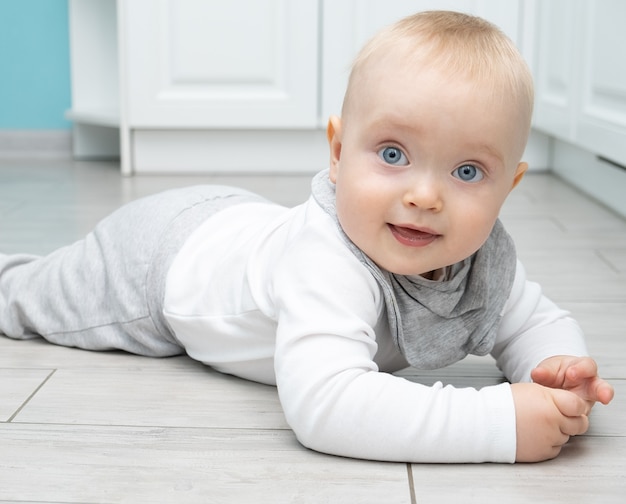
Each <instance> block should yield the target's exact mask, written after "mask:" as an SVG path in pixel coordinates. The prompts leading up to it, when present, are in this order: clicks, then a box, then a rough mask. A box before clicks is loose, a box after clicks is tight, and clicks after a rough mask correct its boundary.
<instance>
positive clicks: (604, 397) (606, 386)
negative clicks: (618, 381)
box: [591, 378, 615, 404]
mask: <svg viewBox="0 0 626 504" xmlns="http://www.w3.org/2000/svg"><path fill="white" fill-rule="evenodd" d="M591 388H592V390H593V396H594V399H593V400H594V401H599V402H601V403H602V404H609V403H610V402H611V401H612V400H613V396H614V395H615V390H614V389H613V386H612V385H611V384H610V383H608V382H606V381H604V380H603V379H601V378H597V379H595V380H594V383H593V385H592V387H591Z"/></svg>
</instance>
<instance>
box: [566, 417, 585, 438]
mask: <svg viewBox="0 0 626 504" xmlns="http://www.w3.org/2000/svg"><path fill="white" fill-rule="evenodd" d="M588 429H589V417H588V416H587V415H580V416H576V417H563V420H562V421H561V432H562V433H563V434H565V435H567V436H579V435H580V434H584V433H585V432H587V430H588Z"/></svg>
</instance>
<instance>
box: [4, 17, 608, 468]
mask: <svg viewBox="0 0 626 504" xmlns="http://www.w3.org/2000/svg"><path fill="white" fill-rule="evenodd" d="M532 100H533V91H532V80H531V76H530V73H529V71H528V68H527V66H526V65H525V63H524V62H523V60H522V58H521V56H520V55H519V54H518V52H517V51H516V49H515V48H514V46H513V45H512V43H511V42H510V41H509V40H508V39H507V38H506V37H505V36H504V35H503V34H502V33H501V32H500V31H499V30H498V29H497V28H495V27H494V26H492V25H491V24H489V23H487V22H485V21H483V20H481V19H479V18H475V17H471V16H467V15H464V14H459V13H454V12H425V13H420V14H417V15H414V16H411V17H409V18H406V19H404V20H402V21H400V22H398V23H396V24H395V25H393V26H391V27H390V28H388V29H386V30H384V31H382V32H381V33H380V34H378V35H377V36H376V37H375V38H374V39H373V40H372V41H371V42H369V43H368V44H367V45H366V46H365V48H364V49H363V50H362V51H361V53H360V54H359V56H358V57H357V60H356V62H355V65H354V68H353V71H352V74H351V77H350V81H349V86H348V90H347V93H346V97H345V101H344V107H343V111H342V117H341V118H339V117H331V118H330V121H329V125H328V139H329V144H330V167H329V170H325V171H322V172H321V173H319V174H318V175H317V176H316V177H315V178H314V180H313V184H312V195H311V197H310V199H309V200H308V201H307V202H305V203H303V204H302V205H300V206H297V207H295V208H292V209H287V208H283V207H281V206H278V205H275V204H272V203H270V202H268V201H266V200H264V199H263V198H260V197H258V196H256V195H254V194H251V193H248V192H245V191H241V190H237V189H233V188H228V187H216V186H198V187H191V188H187V189H182V190H181V189H179V190H173V191H168V192H165V193H161V194H158V195H155V196H151V197H148V198H145V199H141V200H138V201H135V202H133V203H131V204H129V205H127V206H125V207H122V208H121V209H120V210H118V211H117V212H115V213H114V214H112V215H111V216H109V217H108V218H106V219H105V220H104V221H102V222H101V223H100V224H98V226H97V227H96V229H95V230H94V231H93V232H92V233H90V234H89V235H88V236H87V237H86V238H85V239H84V240H81V241H80V242H77V243H75V244H73V245H71V246H69V247H66V248H63V249H60V250H58V251H56V252H54V253H52V254H50V255H49V256H46V257H34V256H27V255H12V256H6V255H4V256H0V334H4V335H6V336H9V337H11V338H21V339H27V338H33V337H39V336H41V337H43V338H45V339H46V340H48V341H51V342H53V343H57V344H61V345H67V346H76V347H80V348H87V349H92V350H105V349H122V350H126V351H129V352H134V353H138V354H142V355H149V356H169V355H176V354H180V353H185V352H186V353H187V354H188V355H189V356H191V357H192V358H194V359H197V360H199V361H202V362H204V363H206V364H207V365H210V366H212V367H213V368H215V369H217V370H219V371H221V372H224V373H229V374H233V375H236V376H240V377H243V378H246V379H249V380H255V381H258V382H262V383H268V384H276V385H277V387H278V393H279V397H280V401H281V404H282V406H283V409H284V412H285V416H286V419H287V421H288V423H289V425H290V426H291V427H292V429H293V430H294V432H295V434H296V436H297V437H298V439H299V440H300V442H301V443H303V444H304V445H305V446H307V447H310V448H312V449H314V450H319V451H322V452H327V453H333V454H337V455H342V456H348V457H359V458H366V459H378V460H389V461H403V462H487V461H489V462H514V461H540V460H545V459H549V458H552V457H555V456H556V455H558V453H559V452H560V450H561V447H562V446H563V445H564V444H565V443H566V442H567V440H568V439H569V437H570V436H574V435H578V434H582V433H584V432H585V431H586V430H587V428H588V418H587V416H588V414H589V411H590V409H591V408H592V406H593V404H594V403H595V402H597V401H599V402H602V403H604V404H606V403H608V402H610V401H611V399H612V397H613V389H612V387H611V386H610V385H609V384H608V383H606V382H605V381H604V380H602V379H600V378H599V377H598V376H597V367H596V364H595V362H594V361H593V360H592V359H591V358H589V357H587V356H586V349H585V345H584V342H583V338H582V334H581V331H580V329H579V327H578V325H577V324H576V322H575V321H574V320H572V319H571V318H570V317H569V315H568V314H567V313H566V312H564V311H562V310H560V309H559V308H558V307H557V306H555V305H554V304H553V303H552V302H551V301H549V300H548V299H546V298H545V297H544V296H543V295H542V294H541V291H540V288H539V287H538V286H537V285H536V284H534V283H531V282H528V281H527V280H526V277H525V273H524V269H523V268H522V266H521V265H520V264H519V262H517V260H516V255H515V249H514V245H513V243H512V241H511V239H510V237H509V236H508V235H507V233H506V231H505V230H504V228H503V226H502V224H501V223H500V221H499V220H498V213H499V211H500V208H501V206H502V204H503V202H504V201H505V199H506V197H507V195H508V194H509V192H510V191H511V190H512V189H513V188H514V187H515V186H516V185H517V184H518V183H519V182H520V180H521V179H522V177H523V175H524V173H525V171H526V169H527V165H526V164H525V163H523V162H520V158H521V156H522V154H523V152H524V147H525V144H526V141H527V137H528V133H529V129H530V118H531V111H532ZM488 353H491V355H493V356H494V357H495V359H496V361H497V364H498V366H499V367H500V369H501V370H502V371H503V372H504V374H505V376H506V377H507V379H508V380H510V382H511V383H512V384H509V383H504V384H500V385H497V386H491V387H484V388H482V389H480V390H476V389H472V388H464V389H457V388H453V387H451V386H445V387H444V386H443V385H442V384H441V383H436V384H435V385H434V386H432V387H428V386H425V385H421V384H417V383H412V382H410V381H407V380H405V379H403V378H400V377H397V376H394V375H392V374H390V373H392V372H394V371H397V370H399V369H402V368H404V367H406V366H407V365H412V366H415V367H417V368H421V369H435V368H440V367H443V366H446V365H448V364H451V363H453V362H456V361H458V360H460V359H462V358H463V357H465V356H466V355H468V354H478V355H485V354H488ZM531 380H532V381H531Z"/></svg>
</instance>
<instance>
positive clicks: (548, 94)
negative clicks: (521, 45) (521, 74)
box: [532, 0, 582, 141]
mask: <svg viewBox="0 0 626 504" xmlns="http://www.w3.org/2000/svg"><path fill="white" fill-rule="evenodd" d="M532 5H534V8H535V9H536V10H535V13H534V16H533V17H534V20H533V21H534V32H535V33H534V39H535V43H534V45H535V54H534V57H533V60H534V65H533V66H534V68H533V73H534V76H535V116H534V125H535V126H536V127H539V128H541V129H542V130H543V131H545V132H547V133H550V134H553V135H555V136H557V137H559V138H562V139H565V140H570V141H573V140H574V137H575V114H576V97H577V96H578V93H579V90H578V85H579V80H578V79H577V78H576V76H577V74H578V71H579V68H578V65H579V62H578V58H579V55H580V52H581V50H582V40H581V36H580V35H581V26H580V8H581V2H580V0H551V1H549V2H536V3H533V4H532Z"/></svg>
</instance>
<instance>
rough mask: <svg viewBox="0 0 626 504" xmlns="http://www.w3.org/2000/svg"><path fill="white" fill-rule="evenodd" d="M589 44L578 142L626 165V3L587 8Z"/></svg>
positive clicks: (607, 1)
mask: <svg viewBox="0 0 626 504" xmlns="http://www.w3.org/2000/svg"><path fill="white" fill-rule="evenodd" d="M584 18H585V20H586V30H585V32H584V33H586V40H585V51H584V53H583V54H584V59H583V62H582V69H581V70H582V74H581V75H582V78H581V82H582V92H581V99H580V108H579V127H578V130H577V137H576V140H577V142H578V143H580V144H581V145H583V146H585V147H587V148H590V149H592V150H594V151H596V152H602V153H603V154H604V155H605V156H607V157H610V158H613V159H614V160H616V161H619V162H621V163H623V164H626V145H625V143H624V140H623V139H624V138H625V137H626V60H625V59H624V54H623V50H624V48H625V47H626V31H624V27H623V24H624V21H625V20H626V2H623V1H622V0H602V1H601V2H600V1H594V2H587V3H586V4H585V10H584Z"/></svg>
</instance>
